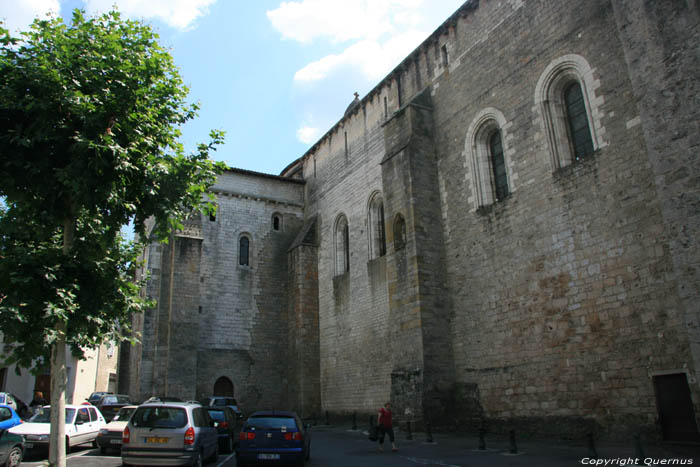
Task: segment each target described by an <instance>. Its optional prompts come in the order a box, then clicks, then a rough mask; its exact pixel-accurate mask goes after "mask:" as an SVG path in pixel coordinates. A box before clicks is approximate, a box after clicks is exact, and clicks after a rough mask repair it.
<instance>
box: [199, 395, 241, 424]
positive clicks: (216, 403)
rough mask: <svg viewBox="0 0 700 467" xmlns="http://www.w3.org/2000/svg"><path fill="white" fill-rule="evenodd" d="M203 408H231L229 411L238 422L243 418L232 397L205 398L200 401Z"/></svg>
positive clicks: (236, 402)
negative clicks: (234, 415) (231, 411)
mask: <svg viewBox="0 0 700 467" xmlns="http://www.w3.org/2000/svg"><path fill="white" fill-rule="evenodd" d="M200 403H201V404H202V405H203V406H205V407H231V410H233V412H234V413H235V414H236V418H238V419H239V420H240V419H242V418H243V412H242V411H241V408H240V407H239V405H238V401H236V399H235V398H234V397H227V396H212V397H205V398H204V399H202V400H201V401H200Z"/></svg>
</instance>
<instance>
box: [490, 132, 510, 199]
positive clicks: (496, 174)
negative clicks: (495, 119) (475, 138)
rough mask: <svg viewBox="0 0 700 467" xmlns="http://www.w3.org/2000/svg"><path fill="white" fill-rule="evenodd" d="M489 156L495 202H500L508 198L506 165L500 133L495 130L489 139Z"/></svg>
mask: <svg viewBox="0 0 700 467" xmlns="http://www.w3.org/2000/svg"><path fill="white" fill-rule="evenodd" d="M489 155H490V156H491V157H490V158H491V169H492V170H493V182H494V183H493V185H494V195H495V197H496V201H502V200H503V199H505V198H506V196H508V194H509V191H508V176H507V175H506V163H505V158H504V157H503V142H502V140H501V132H500V131H498V130H496V131H494V132H493V133H492V134H491V136H490V137H489Z"/></svg>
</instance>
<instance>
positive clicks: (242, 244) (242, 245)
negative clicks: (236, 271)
mask: <svg viewBox="0 0 700 467" xmlns="http://www.w3.org/2000/svg"><path fill="white" fill-rule="evenodd" d="M249 250H250V240H248V237H241V239H240V240H239V247H238V264H240V265H241V266H249V263H250V261H249V258H248V256H249Z"/></svg>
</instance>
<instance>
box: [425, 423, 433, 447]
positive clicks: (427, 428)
mask: <svg viewBox="0 0 700 467" xmlns="http://www.w3.org/2000/svg"><path fill="white" fill-rule="evenodd" d="M425 431H426V433H425V442H426V443H432V442H433V432H432V430H431V429H430V422H426V423H425Z"/></svg>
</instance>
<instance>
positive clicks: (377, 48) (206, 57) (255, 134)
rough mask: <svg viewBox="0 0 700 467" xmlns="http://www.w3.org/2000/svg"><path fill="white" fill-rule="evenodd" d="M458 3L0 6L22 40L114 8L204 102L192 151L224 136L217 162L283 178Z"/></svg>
mask: <svg viewBox="0 0 700 467" xmlns="http://www.w3.org/2000/svg"><path fill="white" fill-rule="evenodd" d="M463 1H464V0H297V1H283V2H280V1H277V0H275V1H273V0H252V1H251V0H146V1H144V0H0V19H2V20H3V21H4V23H5V24H4V27H6V28H8V29H10V30H11V31H13V32H16V31H18V30H26V29H27V28H28V25H29V24H30V23H31V22H32V21H33V19H34V18H35V17H40V18H44V17H45V15H46V13H47V12H49V11H52V12H53V14H55V15H60V16H61V17H63V18H64V20H65V21H69V20H70V17H71V12H72V10H73V9H75V8H80V9H84V10H85V11H86V12H87V13H88V14H90V15H94V14H99V13H100V12H105V11H108V10H109V9H111V8H112V7H113V5H116V6H117V8H118V9H119V11H120V12H121V13H122V15H124V16H127V17H129V18H133V19H139V20H143V21H144V22H145V23H147V24H150V25H151V26H152V27H153V29H154V30H155V31H156V32H157V33H158V34H159V36H160V44H161V45H162V46H164V47H167V48H168V49H169V50H170V52H171V54H172V55H173V57H174V59H175V63H176V64H177V66H178V67H179V69H180V74H181V76H182V77H183V80H184V82H185V83H186V85H187V86H188V87H189V88H190V94H189V101H190V102H199V104H200V106H201V107H200V110H199V116H198V117H197V118H196V119H195V120H193V121H190V122H188V123H187V124H186V125H185V127H184V128H182V132H183V134H182V138H181V142H182V143H183V144H184V145H185V148H186V149H187V150H190V151H193V150H194V148H195V147H196V145H197V144H198V143H201V142H208V141H209V138H208V135H209V131H210V130H212V129H220V130H224V131H225V132H226V137H225V144H224V145H223V146H219V147H218V149H217V151H216V152H214V153H212V154H211V157H212V158H213V159H215V160H219V161H223V162H225V163H226V164H227V165H228V166H230V167H236V168H240V169H245V170H252V171H256V172H263V173H268V174H279V173H280V172H281V171H282V170H283V169H284V168H285V167H286V166H287V165H289V164H290V163H292V162H293V161H295V160H296V159H298V158H299V157H301V156H302V155H304V153H305V152H306V151H307V150H308V149H309V148H310V147H311V146H313V144H314V143H315V142H316V141H317V140H318V139H319V138H320V137H322V136H323V135H324V134H325V133H326V131H328V130H329V129H330V128H331V127H332V126H333V125H334V124H335V123H337V122H338V120H340V118H341V117H342V116H343V113H344V112H345V109H346V108H347V106H348V105H349V104H350V102H351V101H352V99H353V98H354V96H353V93H354V92H358V93H359V95H360V98H362V97H364V96H365V94H367V93H368V92H369V91H371V90H372V89H373V88H374V87H375V86H376V85H377V84H378V83H379V81H381V79H382V78H383V77H384V76H386V75H387V74H388V73H389V72H390V71H391V70H393V69H394V68H395V67H396V66H397V65H398V64H399V63H400V62H401V61H402V60H403V59H404V58H405V57H406V56H407V55H408V54H409V53H410V52H411V51H413V50H414V49H415V48H416V47H417V46H418V45H420V43H421V42H422V41H423V40H424V39H426V38H427V37H428V36H429V35H430V34H431V33H432V32H433V31H434V30H435V29H437V27H438V26H439V25H440V24H442V22H443V21H445V20H446V19H447V18H448V17H449V16H450V15H451V14H452V13H453V12H454V11H455V10H456V9H457V8H458V7H459V6H460V5H461V4H462V3H463Z"/></svg>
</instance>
